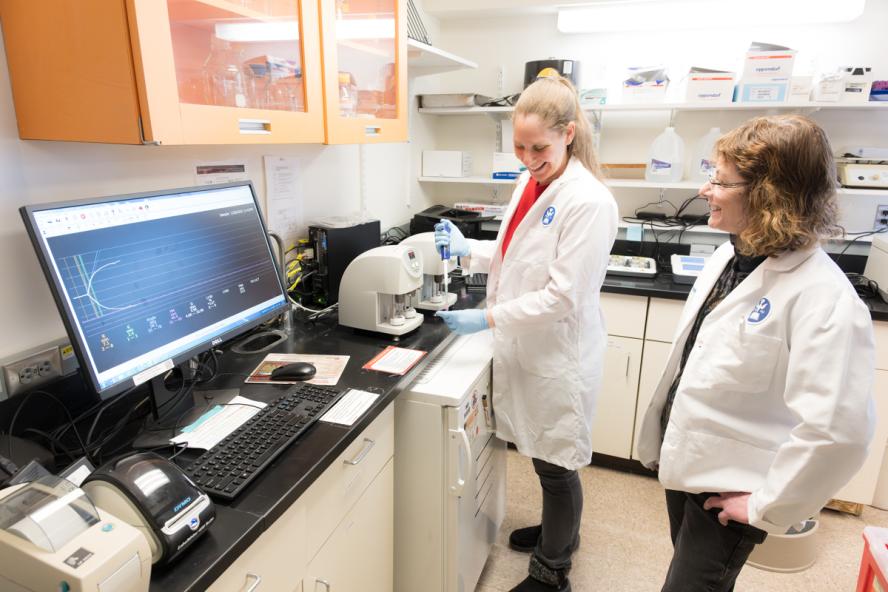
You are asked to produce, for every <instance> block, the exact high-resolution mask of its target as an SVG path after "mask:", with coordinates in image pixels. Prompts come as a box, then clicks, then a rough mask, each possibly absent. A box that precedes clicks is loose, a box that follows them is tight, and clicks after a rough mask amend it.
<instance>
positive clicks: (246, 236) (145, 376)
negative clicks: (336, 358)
mask: <svg viewBox="0 0 888 592" xmlns="http://www.w3.org/2000/svg"><path fill="white" fill-rule="evenodd" d="M20 211H21V214H22V217H23V219H24V223H25V227H26V228H27V230H28V234H29V235H30V237H31V241H32V242H33V244H34V248H35V250H36V252H37V257H38V259H39V261H40V264H41V267H42V268H43V271H44V273H45V275H46V278H47V281H48V282H49V285H50V288H51V290H52V293H53V296H54V298H55V301H56V305H57V306H58V309H59V312H60V313H61V316H62V321H63V322H64V324H65V328H66V329H67V332H68V336H69V338H70V339H71V343H72V345H73V346H74V350H75V352H76V353H77V357H78V360H79V362H80V368H81V369H82V370H83V372H84V374H85V376H86V377H87V379H88V381H89V383H90V385H91V386H92V388H93V389H95V391H96V392H97V393H98V394H99V395H101V396H102V397H104V398H107V397H110V396H111V395H114V394H117V393H119V392H121V391H123V390H126V389H128V388H130V387H133V386H135V385H139V384H142V383H144V382H148V381H151V386H152V392H153V393H154V394H155V399H156V396H157V395H158V394H159V393H164V392H165V390H164V389H163V385H162V380H161V378H160V377H161V376H162V375H164V374H166V373H167V372H168V371H169V370H171V369H172V368H174V367H175V366H176V365H180V364H183V363H185V362H186V361H187V360H188V359H189V358H191V357H193V356H195V355H197V354H199V353H201V352H204V351H206V350H208V349H210V348H211V347H213V346H215V345H217V344H219V343H222V342H223V341H226V340H229V339H232V338H234V337H236V336H239V335H242V334H244V333H246V332H248V331H250V330H251V329H253V328H255V327H257V326H258V325H260V324H262V323H265V322H266V321H269V320H271V319H273V318H274V317H276V316H278V315H280V314H282V313H284V312H287V311H289V309H290V304H289V302H288V301H287V295H286V292H285V289H284V285H283V283H282V278H281V276H280V272H279V270H278V265H277V264H276V262H275V258H274V254H273V251H272V247H271V244H270V243H269V239H268V236H267V234H266V229H265V223H264V222H263V220H262V215H261V213H260V209H259V205H258V203H257V201H256V196H255V193H254V191H253V186H252V184H251V183H249V182H240V183H231V184H225V185H207V186H202V187H192V188H188V189H169V190H163V191H153V192H147V193H139V194H131V195H117V196H111V197H103V198H96V199H87V200H79V201H70V202H63V203H55V204H37V205H29V206H25V207H22V208H21V209H20ZM186 376H187V374H186ZM152 379H153V380H152ZM168 396H172V395H171V394H168ZM155 403H158V401H155Z"/></svg>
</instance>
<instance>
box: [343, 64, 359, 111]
mask: <svg viewBox="0 0 888 592" xmlns="http://www.w3.org/2000/svg"><path fill="white" fill-rule="evenodd" d="M357 112H358V83H357V82H356V81H355V77H354V76H353V75H352V74H351V73H350V72H340V73H339V114H340V115H341V116H342V117H354V116H355V115H356V114H357Z"/></svg>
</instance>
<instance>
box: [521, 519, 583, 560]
mask: <svg viewBox="0 0 888 592" xmlns="http://www.w3.org/2000/svg"><path fill="white" fill-rule="evenodd" d="M542 533H543V527H542V525H540V524H537V525H536V526H525V527H524V528H517V529H515V530H513V531H512V533H511V534H510V535H509V547H510V548H511V549H512V550H514V551H518V552H519V553H532V552H533V550H534V549H536V546H537V543H538V542H539V540H540V535H541V534H542ZM579 546H580V535H579V533H578V534H577V540H576V541H574V544H573V547H571V550H570V552H571V553H573V552H574V551H576V550H577V548H578V547H579Z"/></svg>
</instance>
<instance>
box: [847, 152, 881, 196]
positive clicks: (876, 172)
mask: <svg viewBox="0 0 888 592" xmlns="http://www.w3.org/2000/svg"><path fill="white" fill-rule="evenodd" d="M836 169H837V170H838V173H839V183H841V184H842V186H843V187H862V188H865V189H888V164H885V162H884V161H869V160H863V159H841V160H837V161H836Z"/></svg>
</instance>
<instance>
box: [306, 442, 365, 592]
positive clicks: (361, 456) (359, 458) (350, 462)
mask: <svg viewBox="0 0 888 592" xmlns="http://www.w3.org/2000/svg"><path fill="white" fill-rule="evenodd" d="M374 444H376V442H374V441H373V440H371V439H370V438H364V448H362V449H361V452H359V453H358V456H356V457H355V460H344V461H342V462H344V463H345V464H347V465H352V466H354V465H356V464H358V463H360V462H361V461H362V460H364V457H365V456H367V455H368V454H370V449H371V448H373V445H374ZM318 581H321V580H318Z"/></svg>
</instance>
